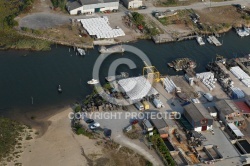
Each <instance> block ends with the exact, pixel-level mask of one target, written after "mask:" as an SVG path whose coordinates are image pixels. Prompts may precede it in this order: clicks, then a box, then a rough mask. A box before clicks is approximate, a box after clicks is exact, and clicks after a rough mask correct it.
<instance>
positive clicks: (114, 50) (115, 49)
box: [99, 45, 125, 54]
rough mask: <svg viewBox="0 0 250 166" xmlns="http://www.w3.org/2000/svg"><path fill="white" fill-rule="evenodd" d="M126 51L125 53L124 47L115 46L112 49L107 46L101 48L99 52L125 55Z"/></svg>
mask: <svg viewBox="0 0 250 166" xmlns="http://www.w3.org/2000/svg"><path fill="white" fill-rule="evenodd" d="M124 51H125V49H124V48H123V47H122V45H117V46H113V47H110V48H107V47H105V46H101V47H100V48H99V52H100V53H102V54H110V53H123V52H124Z"/></svg>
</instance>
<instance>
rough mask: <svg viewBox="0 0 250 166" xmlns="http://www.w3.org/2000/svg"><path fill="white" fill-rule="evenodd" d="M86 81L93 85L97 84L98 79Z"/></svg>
mask: <svg viewBox="0 0 250 166" xmlns="http://www.w3.org/2000/svg"><path fill="white" fill-rule="evenodd" d="M87 83H88V84H90V85H94V84H98V83H99V81H98V80H95V79H92V80H90V81H88V82H87Z"/></svg>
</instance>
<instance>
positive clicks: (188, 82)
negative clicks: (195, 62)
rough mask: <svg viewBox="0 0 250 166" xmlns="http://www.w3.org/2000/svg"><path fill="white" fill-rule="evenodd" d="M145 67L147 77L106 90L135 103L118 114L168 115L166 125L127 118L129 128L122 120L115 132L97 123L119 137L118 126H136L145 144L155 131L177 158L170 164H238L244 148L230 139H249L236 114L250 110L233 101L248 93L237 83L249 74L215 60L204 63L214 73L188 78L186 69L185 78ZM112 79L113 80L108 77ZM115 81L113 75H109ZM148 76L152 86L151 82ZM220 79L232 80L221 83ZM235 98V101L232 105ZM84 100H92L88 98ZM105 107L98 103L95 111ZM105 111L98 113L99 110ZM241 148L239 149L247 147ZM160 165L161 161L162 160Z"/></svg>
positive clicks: (121, 80) (120, 82)
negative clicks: (233, 160) (166, 74)
mask: <svg viewBox="0 0 250 166" xmlns="http://www.w3.org/2000/svg"><path fill="white" fill-rule="evenodd" d="M145 66H146V67H145V70H146V71H147V73H146V74H145V73H143V75H144V76H138V77H128V78H122V77H119V79H118V81H117V85H116V83H115V82H116V81H115V80H112V81H111V82H109V84H110V85H111V89H107V90H106V91H109V93H110V95H111V96H119V99H122V98H124V99H125V100H127V101H130V102H132V103H134V105H130V106H124V107H122V109H119V110H127V111H129V112H135V113H136V112H141V113H150V114H153V113H167V114H168V115H169V117H164V116H162V118H163V119H162V120H163V121H165V122H164V123H163V121H162V120H160V119H158V120H154V119H150V118H149V119H148V120H147V123H145V124H144V122H143V121H144V120H145V119H144V120H142V119H139V118H138V117H137V118H138V121H134V120H132V122H131V120H130V126H129V127H127V126H128V125H127V124H128V121H127V120H126V119H123V120H121V121H120V122H119V123H122V124H121V125H119V128H117V126H114V125H113V122H112V123H111V124H109V123H110V122H108V121H105V120H101V119H97V120H98V121H100V122H101V123H103V124H105V126H106V127H107V126H109V128H110V129H111V130H114V131H116V132H118V133H120V129H121V127H126V131H127V130H131V129H132V128H133V125H135V123H139V124H140V125H137V128H138V126H141V127H142V129H143V133H140V134H139V135H141V136H143V135H144V136H145V139H144V141H145V145H147V146H149V144H150V138H151V136H152V133H153V131H154V132H156V133H158V134H159V136H160V138H161V139H162V141H163V143H164V145H165V146H166V148H167V149H168V151H169V153H170V154H171V155H172V157H174V159H175V158H176V161H175V162H176V163H177V164H178V165H185V164H186V163H188V164H199V163H205V164H212V163H215V164H216V163H220V162H224V160H228V159H230V160H231V159H232V158H235V161H236V162H237V161H238V157H239V155H240V153H244V154H246V153H248V150H245V151H244V150H242V149H240V150H236V149H235V145H233V144H234V141H235V139H236V140H237V139H239V140H238V141H239V142H244V141H243V140H241V139H242V137H244V138H246V139H247V140H248V139H249V135H250V134H246V135H243V134H241V135H239V133H242V132H243V131H244V133H245V132H246V130H244V128H245V127H246V126H245V123H244V121H245V120H247V119H246V117H245V116H243V114H241V113H240V110H241V108H242V109H244V108H245V107H249V109H250V106H249V105H248V104H247V102H246V104H245V105H244V107H239V106H241V105H240V104H239V103H238V102H240V101H241V102H244V101H245V96H246V95H247V94H249V90H248V87H247V86H245V85H244V84H243V83H242V82H241V80H244V79H248V78H249V76H248V75H247V74H246V73H244V72H243V71H242V70H241V69H240V68H239V67H237V66H233V67H230V68H228V67H227V64H226V63H225V62H224V60H223V61H221V60H217V61H216V62H214V63H213V64H209V68H208V69H213V70H210V71H208V72H203V73H195V71H194V70H193V72H192V73H191V74H190V70H189V69H187V70H186V71H188V72H187V73H186V74H185V75H184V76H160V74H159V72H158V70H157V69H156V68H155V67H154V66H147V64H146V63H145ZM212 66H213V67H212ZM233 73H234V74H233ZM152 75H153V77H152ZM109 77H110V76H109ZM109 77H107V78H109ZM111 77H112V78H113V76H111ZM114 78H116V77H115V76H114ZM117 78H118V77H117ZM147 78H148V79H149V80H151V81H153V83H150V82H149V80H148V79H147ZM225 79H226V80H230V81H231V82H230V81H228V82H227V83H225ZM113 85H115V86H113ZM151 85H153V86H151ZM221 85H222V86H221ZM118 87H119V89H120V90H122V91H121V94H120V95H119V93H118V92H116V88H118ZM230 98H231V99H232V100H230ZM224 99H227V101H224ZM234 99H237V100H236V101H234ZM88 101H89V102H91V100H89V99H88ZM217 101H218V102H220V103H221V104H220V105H221V107H218V105H217ZM221 101H224V102H221ZM105 105H107V103H106V104H104V106H105ZM108 105H111V106H112V105H113V106H112V107H113V108H114V109H111V110H115V109H117V110H118V108H116V107H115V105H114V104H112V103H110V104H108ZM104 106H103V104H102V105H100V106H99V108H100V107H101V108H102V107H104ZM87 107H89V105H88V106H87ZM90 107H91V106H90ZM229 107H230V109H231V110H229ZM104 108H105V107H104ZM104 108H102V109H100V110H104ZM223 108H224V109H223ZM86 110H89V109H86ZM190 110H191V113H190ZM225 110H227V111H225ZM106 111H107V109H106ZM178 113H180V114H181V119H175V118H173V117H175V115H176V114H178ZM245 113H246V112H245ZM170 117H172V118H170ZM192 119H194V121H193V120H192ZM136 120H137V119H136ZM184 121H185V122H184ZM143 124H144V125H143ZM231 125H234V129H232V131H231V130H228V127H230V126H231ZM129 128H131V129H129ZM134 128H135V127H134ZM194 130H195V131H194ZM236 130H237V131H236ZM241 130H242V131H241ZM131 131H133V129H132V130H131ZM138 131H139V130H138ZM127 132H129V131H127ZM232 134H233V135H232ZM125 135H127V134H125ZM153 135H154V134H153ZM235 135H236V136H235ZM114 138H115V137H114ZM147 138H148V140H147ZM132 141H133V140H132ZM244 143H245V144H247V143H248V142H244ZM238 144H239V143H238ZM245 144H244V146H246V145H245ZM239 145H240V144H239ZM141 146H144V145H141ZM144 148H145V147H144ZM240 151H241V152H240ZM159 153H160V152H158V154H159ZM163 162H164V163H165V162H166V161H165V160H164V159H163Z"/></svg>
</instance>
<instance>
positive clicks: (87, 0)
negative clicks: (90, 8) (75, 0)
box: [80, 0, 118, 5]
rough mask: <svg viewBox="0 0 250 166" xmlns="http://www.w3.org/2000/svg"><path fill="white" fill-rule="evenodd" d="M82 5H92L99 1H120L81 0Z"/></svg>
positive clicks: (105, 1)
mask: <svg viewBox="0 0 250 166" xmlns="http://www.w3.org/2000/svg"><path fill="white" fill-rule="evenodd" d="M80 2H81V4H82V5H90V4H97V3H109V2H118V0H80Z"/></svg>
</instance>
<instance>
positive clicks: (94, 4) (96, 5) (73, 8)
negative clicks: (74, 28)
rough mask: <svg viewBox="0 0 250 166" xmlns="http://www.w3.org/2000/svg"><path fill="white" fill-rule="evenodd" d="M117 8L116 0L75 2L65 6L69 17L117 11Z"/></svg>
mask: <svg viewBox="0 0 250 166" xmlns="http://www.w3.org/2000/svg"><path fill="white" fill-rule="evenodd" d="M118 7H119V1H118V0H77V1H73V2H71V1H69V2H68V3H67V4H66V9H67V10H68V12H69V13H70V14H71V15H76V14H91V13H95V12H103V11H117V10H118Z"/></svg>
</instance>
